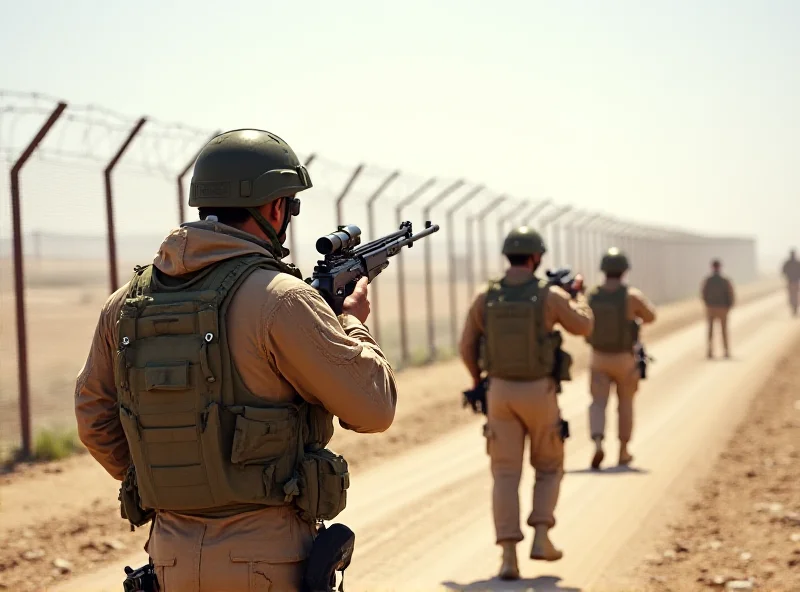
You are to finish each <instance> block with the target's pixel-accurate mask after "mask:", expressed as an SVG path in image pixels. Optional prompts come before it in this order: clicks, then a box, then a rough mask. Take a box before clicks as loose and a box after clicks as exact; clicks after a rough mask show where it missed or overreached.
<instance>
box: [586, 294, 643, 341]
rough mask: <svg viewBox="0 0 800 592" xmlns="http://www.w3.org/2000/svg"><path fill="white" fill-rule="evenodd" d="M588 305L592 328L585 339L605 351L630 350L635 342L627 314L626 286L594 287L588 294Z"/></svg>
mask: <svg viewBox="0 0 800 592" xmlns="http://www.w3.org/2000/svg"><path fill="white" fill-rule="evenodd" d="M588 300H589V307H590V308H591V309H592V313H593V314H594V329H593V330H592V334H591V335H590V336H589V337H587V338H586V341H587V342H588V343H589V344H590V345H591V346H592V347H593V348H594V349H595V350H597V351H600V352H605V353H623V352H630V351H632V349H633V344H634V343H635V342H636V340H635V339H634V336H633V331H632V328H631V325H630V322H629V321H628V320H627V314H628V288H627V287H626V286H621V287H620V288H619V289H617V290H613V291H610V290H605V289H603V288H600V287H596V288H594V289H593V290H592V291H591V293H590V294H589V298H588Z"/></svg>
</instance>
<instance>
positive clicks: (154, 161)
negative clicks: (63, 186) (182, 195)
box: [0, 90, 212, 179]
mask: <svg viewBox="0 0 800 592" xmlns="http://www.w3.org/2000/svg"><path fill="white" fill-rule="evenodd" d="M59 102H60V99H57V98H55V97H50V96H47V95H42V94H39V93H24V92H19V91H6V90H0V158H2V159H5V160H8V161H10V160H13V159H15V158H16V157H17V156H18V154H19V152H20V151H21V150H22V149H23V148H24V147H25V145H27V141H28V139H29V137H31V136H32V135H33V132H34V130H35V129H36V128H37V127H38V126H39V125H41V120H42V119H43V118H45V117H47V116H48V115H49V114H50V113H51V112H52V111H53V109H54V108H55V106H56V105H57V104H58V103H59ZM138 121H139V118H134V117H130V116H127V115H124V114H121V113H118V112H116V111H114V110H112V109H108V108H107V107H101V106H97V105H81V104H68V106H67V109H66V110H65V112H64V114H63V115H62V116H61V117H60V118H59V120H58V121H57V122H56V124H55V125H54V127H53V129H52V131H51V132H50V133H49V134H48V136H47V137H46V138H45V140H44V142H43V143H42V145H41V146H40V147H39V149H38V150H37V151H36V152H35V153H34V158H36V159H38V160H40V161H46V162H54V161H55V162H60V163H64V162H68V163H75V164H77V163H80V162H83V163H95V164H107V163H108V162H109V160H110V159H111V158H112V156H113V155H114V154H115V153H116V152H117V150H118V149H119V147H120V146H121V145H122V143H123V142H124V141H125V139H126V138H127V136H128V134H130V133H131V130H132V129H133V128H134V126H135V125H136V124H137V122H138ZM211 135H212V130H208V129H201V128H197V127H192V126H189V125H186V124H183V123H177V122H166V121H161V120H159V119H156V118H152V117H147V118H146V121H145V124H144V126H143V127H142V128H141V131H140V132H139V133H138V134H137V136H136V138H135V141H134V142H133V143H132V144H131V146H130V148H129V150H128V152H126V154H125V155H124V157H123V158H122V160H121V161H120V163H119V167H120V168H124V169H128V170H134V171H137V172H141V173H145V174H151V175H158V176H161V177H167V178H170V179H174V178H175V175H176V174H177V173H178V172H180V171H181V170H183V168H184V167H185V166H186V165H187V163H189V162H190V161H191V159H192V158H194V156H195V155H196V153H197V151H198V150H199V149H200V147H202V146H203V145H204V144H205V143H206V142H207V141H208V139H209V138H210V137H211Z"/></svg>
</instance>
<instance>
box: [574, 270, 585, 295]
mask: <svg viewBox="0 0 800 592" xmlns="http://www.w3.org/2000/svg"><path fill="white" fill-rule="evenodd" d="M570 288H571V289H570V292H571V293H572V294H573V295H577V294H582V293H583V292H584V290H585V289H586V286H584V284H583V276H582V275H581V274H576V275H575V279H574V280H572V285H571V286H570Z"/></svg>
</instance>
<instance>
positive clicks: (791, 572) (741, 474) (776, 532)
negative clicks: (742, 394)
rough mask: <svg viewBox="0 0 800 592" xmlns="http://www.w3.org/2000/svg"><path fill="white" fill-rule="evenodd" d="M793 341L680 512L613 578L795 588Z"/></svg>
mask: <svg viewBox="0 0 800 592" xmlns="http://www.w3.org/2000/svg"><path fill="white" fill-rule="evenodd" d="M798 475H800V341H795V342H794V344H793V345H792V346H791V348H790V350H789V352H788V354H787V355H786V356H785V357H784V358H783V359H782V360H781V361H780V363H779V364H778V365H777V367H776V368H775V371H774V372H773V373H772V374H771V375H770V377H769V379H768V380H767V382H766V383H765V384H764V386H763V388H762V389H761V390H760V392H759V393H758V394H757V395H756V397H755V398H754V399H753V402H752V404H751V405H750V407H749V409H748V411H747V414H746V419H745V420H744V421H742V422H741V423H740V424H739V426H737V428H736V429H735V431H734V435H733V436H732V437H731V439H730V441H729V442H728V444H727V446H726V448H725V451H724V452H723V453H722V455H721V456H720V458H719V460H718V461H717V462H716V463H715V464H714V467H713V468H712V470H711V471H710V474H709V476H708V477H707V478H706V479H705V480H704V481H703V483H702V485H701V487H699V489H698V491H697V492H696V493H695V494H694V495H693V496H692V498H691V500H690V501H689V503H688V504H687V505H686V512H685V514H683V515H682V516H681V518H680V519H679V520H676V521H674V522H673V523H671V524H670V525H669V527H668V528H667V529H665V532H664V533H663V534H662V535H661V536H658V537H655V540H653V541H652V542H651V543H650V544H649V545H648V549H649V550H648V553H647V554H645V555H644V561H642V563H641V564H639V565H637V566H636V567H635V569H633V570H631V573H629V574H627V575H626V576H625V577H622V578H620V579H619V580H618V582H617V583H616V585H617V586H619V588H618V589H623V588H624V589H629V590H641V591H642V592H678V591H683V590H703V589H714V588H717V589H723V588H724V587H725V586H726V585H727V586H728V587H729V588H733V589H741V590H747V589H750V587H752V588H754V589H758V590H770V591H771V592H792V591H797V590H800V489H799V488H800V485H799V484H798V481H797V479H798Z"/></svg>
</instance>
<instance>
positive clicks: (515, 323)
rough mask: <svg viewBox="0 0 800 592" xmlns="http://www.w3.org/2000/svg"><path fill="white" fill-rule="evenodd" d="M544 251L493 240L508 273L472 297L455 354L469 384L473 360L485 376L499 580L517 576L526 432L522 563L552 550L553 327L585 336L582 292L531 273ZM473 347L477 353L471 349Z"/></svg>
mask: <svg viewBox="0 0 800 592" xmlns="http://www.w3.org/2000/svg"><path fill="white" fill-rule="evenodd" d="M544 253H545V245H544V241H543V240H542V237H541V236H540V235H539V234H538V233H537V232H535V231H534V230H532V229H529V228H527V227H522V228H518V229H516V230H514V231H512V232H511V233H510V234H509V235H508V237H507V238H506V239H505V241H504V244H503V254H504V255H505V256H506V257H507V258H508V261H509V263H510V265H511V266H510V268H509V269H508V270H507V272H506V274H505V277H504V278H502V279H501V280H498V281H493V282H491V283H490V285H489V288H488V290H487V291H486V292H483V293H481V294H479V295H478V296H477V297H476V299H475V301H474V302H473V303H472V306H471V308H470V310H469V313H468V315H467V320H466V325H465V327H464V331H463V334H462V337H461V344H460V353H461V358H462V359H463V361H464V364H465V365H466V367H467V370H468V371H469V373H470V375H471V376H472V379H473V381H474V384H475V386H476V387H477V386H478V385H479V384H480V382H481V380H482V378H481V370H482V369H481V361H480V360H481V358H483V365H484V369H485V370H486V373H487V375H488V377H489V391H488V394H487V402H488V411H487V416H488V420H487V426H486V428H485V435H486V437H487V449H488V453H489V455H490V458H491V468H492V477H493V478H494V488H493V493H492V505H493V513H494V523H495V530H496V542H497V544H498V545H500V546H501V547H502V549H503V562H502V566H501V568H500V577H501V578H503V579H517V578H519V568H518V565H517V553H516V546H517V543H519V542H520V541H522V540H523V538H524V537H523V535H522V530H521V529H520V507H519V482H520V477H521V475H522V456H523V451H524V447H525V438H526V436H527V437H528V438H530V462H531V465H533V468H534V469H535V471H536V483H535V486H534V491H533V511H532V512H531V515H530V516H529V517H528V524H529V525H530V526H533V527H534V528H535V535H534V540H533V546H532V548H531V554H530V556H531V558H532V559H539V560H545V561H556V560H558V559H560V558H561V557H562V552H561V551H560V550H558V549H556V548H555V547H554V546H553V543H552V542H551V541H550V539H549V537H548V531H549V530H550V529H551V528H552V527H553V526H554V525H555V523H556V520H555V516H554V511H555V507H556V502H557V500H558V492H559V488H560V485H561V478H562V476H563V463H564V438H565V437H566V434H565V433H564V427H565V425H564V423H563V422H562V419H561V412H560V410H559V406H558V399H557V393H556V382H555V380H554V378H553V376H554V374H556V373H557V374H558V376H560V377H561V378H562V379H565V380H566V379H568V375H569V362H568V361H564V362H563V363H562V367H556V360H557V358H558V356H556V350H557V349H558V348H559V347H560V334H559V333H557V332H554V327H555V325H556V324H559V325H561V326H562V327H563V328H564V329H565V330H566V331H568V332H569V333H572V334H574V335H588V334H589V333H591V331H592V313H591V310H589V307H588V306H587V304H586V301H585V299H584V298H583V296H582V294H580V293H579V292H580V291H581V290H582V279H581V278H580V277H577V278H576V281H575V283H574V284H573V286H572V289H573V291H574V292H575V297H574V298H571V297H570V295H569V294H568V293H567V292H566V291H564V290H563V289H562V288H560V287H555V286H548V284H547V282H545V281H544V280H540V279H538V278H537V277H536V276H535V275H534V272H535V271H536V269H537V268H538V267H539V264H540V262H541V258H542V255H543V254H544ZM481 349H483V352H484V355H483V356H481V354H480V351H481Z"/></svg>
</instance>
